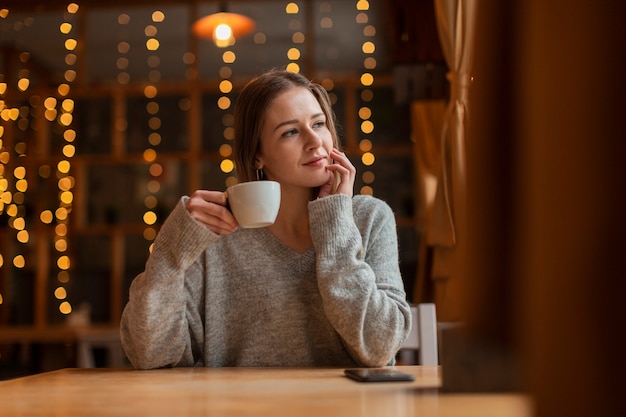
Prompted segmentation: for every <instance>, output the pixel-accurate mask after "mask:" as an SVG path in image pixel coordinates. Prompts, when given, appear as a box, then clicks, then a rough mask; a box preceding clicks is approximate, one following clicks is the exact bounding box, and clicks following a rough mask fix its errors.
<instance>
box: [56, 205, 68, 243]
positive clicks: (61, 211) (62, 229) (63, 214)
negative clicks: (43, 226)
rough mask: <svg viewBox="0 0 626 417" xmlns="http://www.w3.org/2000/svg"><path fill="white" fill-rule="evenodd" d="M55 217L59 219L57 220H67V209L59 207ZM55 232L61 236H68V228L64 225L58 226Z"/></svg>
mask: <svg viewBox="0 0 626 417" xmlns="http://www.w3.org/2000/svg"><path fill="white" fill-rule="evenodd" d="M54 216H55V217H56V218H57V220H60V221H63V220H66V219H67V209H66V208H65V207H59V208H58V209H56V210H55V211H54ZM54 232H55V233H56V234H57V235H59V236H65V235H66V234H67V226H66V225H64V224H57V225H56V227H55V228H54Z"/></svg>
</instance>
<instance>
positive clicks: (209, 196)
mask: <svg viewBox="0 0 626 417" xmlns="http://www.w3.org/2000/svg"><path fill="white" fill-rule="evenodd" d="M226 204H227V199H226V195H225V194H224V193H223V192H221V191H208V190H197V191H195V192H194V193H193V194H192V195H191V197H189V200H187V205H186V207H187V211H189V213H190V214H191V216H192V217H193V218H194V219H196V220H197V221H199V222H200V223H202V224H204V225H205V226H206V227H208V228H209V230H211V231H212V232H214V233H217V234H218V235H227V234H229V233H232V232H234V231H235V230H237V227H238V223H237V220H235V217H234V216H233V214H232V213H231V212H230V210H228V209H227V208H226Z"/></svg>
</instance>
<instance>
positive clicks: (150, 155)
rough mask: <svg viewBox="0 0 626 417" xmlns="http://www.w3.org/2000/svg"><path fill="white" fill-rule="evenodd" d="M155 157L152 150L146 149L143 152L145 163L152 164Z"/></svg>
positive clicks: (154, 152)
mask: <svg viewBox="0 0 626 417" xmlns="http://www.w3.org/2000/svg"><path fill="white" fill-rule="evenodd" d="M156 157H157V153H156V151H155V150H154V149H146V150H145V151H143V159H144V161H146V162H154V160H155V159H156Z"/></svg>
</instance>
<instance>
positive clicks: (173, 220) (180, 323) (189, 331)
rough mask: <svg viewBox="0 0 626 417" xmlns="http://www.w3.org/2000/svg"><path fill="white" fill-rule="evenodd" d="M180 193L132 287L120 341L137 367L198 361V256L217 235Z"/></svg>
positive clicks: (201, 303) (200, 284)
mask: <svg viewBox="0 0 626 417" xmlns="http://www.w3.org/2000/svg"><path fill="white" fill-rule="evenodd" d="M186 200H187V199H186V198H185V197H183V198H182V199H181V201H179V203H178V204H177V205H176V207H175V208H174V210H173V211H172V213H171V214H170V216H169V217H168V218H167V220H166V221H165V223H164V224H163V227H162V228H161V230H160V231H159V234H158V236H157V238H156V240H155V242H154V246H153V250H152V253H151V254H150V256H149V258H148V261H147V262H146V269H145V271H144V272H142V273H141V274H140V275H139V276H137V277H136V278H135V280H134V281H133V282H132V284H131V287H130V293H129V300H128V304H127V305H126V307H125V308H124V312H123V314H122V321H121V326H120V331H121V339H122V346H123V347H124V351H125V352H126V355H127V357H128V359H129V360H130V362H131V363H132V364H133V366H134V367H136V368H140V369H152V368H160V367H165V366H193V365H195V364H196V363H197V362H198V361H201V359H202V354H201V349H202V343H203V342H202V341H203V334H204V330H203V321H202V316H203V312H202V311H201V309H202V308H203V306H204V273H203V271H202V268H201V266H200V265H201V264H200V262H199V258H200V256H201V254H202V253H203V251H204V249H205V248H206V247H207V246H208V245H209V244H210V243H211V242H213V241H215V240H216V239H218V235H216V234H215V233H213V232H211V231H210V230H209V229H208V228H207V227H204V226H203V225H202V224H201V223H199V222H198V221H196V220H195V219H194V218H192V217H191V215H190V214H189V212H188V211H187V210H186V208H185V202H186Z"/></svg>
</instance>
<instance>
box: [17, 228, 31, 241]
mask: <svg viewBox="0 0 626 417" xmlns="http://www.w3.org/2000/svg"><path fill="white" fill-rule="evenodd" d="M15 238H16V239H17V241H18V242H20V243H28V241H29V240H30V235H29V234H28V231H26V230H20V231H19V232H17V234H16V235H15Z"/></svg>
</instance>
